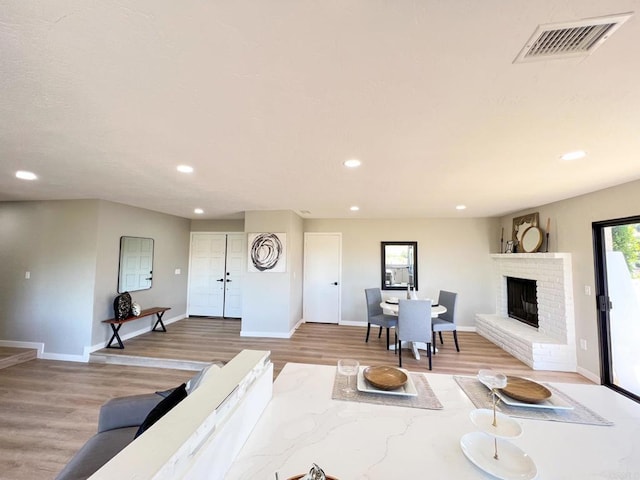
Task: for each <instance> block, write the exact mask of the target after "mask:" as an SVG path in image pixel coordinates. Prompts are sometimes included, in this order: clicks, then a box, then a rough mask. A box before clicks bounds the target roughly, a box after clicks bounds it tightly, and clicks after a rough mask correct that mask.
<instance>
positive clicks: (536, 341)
mask: <svg viewBox="0 0 640 480" xmlns="http://www.w3.org/2000/svg"><path fill="white" fill-rule="evenodd" d="M490 257H491V258H492V259H493V263H494V267H495V268H494V283H495V289H496V311H495V313H493V314H477V315H476V325H477V332H478V333H479V334H480V335H482V336H483V337H485V338H487V339H488V340H490V341H492V342H493V343H495V344H496V345H498V346H500V347H501V348H502V349H503V350H505V351H507V352H509V353H510V354H512V355H513V356H515V357H516V358H518V359H520V360H522V361H523V362H524V363H526V364H527V365H529V366H530V367H531V368H533V369H534V370H557V371H570V372H574V371H576V345H575V319H574V313H573V312H574V310H573V281H572V269H571V254H570V253H558V252H554V253H506V254H492V255H490ZM508 276H509V277H517V278H526V279H531V280H536V285H537V296H538V320H539V328H537V329H536V328H535V327H531V326H529V325H525V324H523V323H521V322H518V321H517V320H514V319H512V318H509V317H508V315H507V305H506V304H507V300H506V298H507V294H506V277H508Z"/></svg>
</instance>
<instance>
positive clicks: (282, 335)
mask: <svg viewBox="0 0 640 480" xmlns="http://www.w3.org/2000/svg"><path fill="white" fill-rule="evenodd" d="M302 323H303V321H302V320H300V321H298V323H296V324H295V325H294V327H293V328H292V329H291V330H289V333H280V332H248V331H246V330H242V329H241V330H240V336H241V337H262V338H291V337H292V336H293V334H294V333H295V331H296V330H297V329H298V327H299V326H300V325H301V324H302Z"/></svg>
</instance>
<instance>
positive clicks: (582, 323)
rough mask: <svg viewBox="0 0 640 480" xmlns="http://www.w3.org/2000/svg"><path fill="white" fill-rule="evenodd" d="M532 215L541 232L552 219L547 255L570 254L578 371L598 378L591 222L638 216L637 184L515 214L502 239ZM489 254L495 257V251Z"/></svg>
mask: <svg viewBox="0 0 640 480" xmlns="http://www.w3.org/2000/svg"><path fill="white" fill-rule="evenodd" d="M531 212H539V214H540V223H541V225H540V226H541V227H542V228H543V229H544V228H545V227H546V224H547V218H550V219H551V228H550V230H551V232H550V235H549V251H550V252H568V253H571V261H572V264H573V297H574V301H575V318H576V337H577V340H578V341H577V342H576V343H578V345H579V339H585V340H586V341H587V350H586V351H585V350H581V349H578V371H582V370H584V371H586V372H587V373H590V374H591V376H597V377H600V350H599V339H598V318H597V311H596V293H597V292H596V291H595V269H594V256H593V236H592V222H596V221H603V220H610V219H615V218H624V217H630V216H634V215H640V181H634V182H630V183H626V184H624V185H619V186H616V187H611V188H607V189H604V190H600V191H598V192H594V193H590V194H587V195H582V196H579V197H574V198H570V199H568V200H563V201H560V202H555V203H550V204H548V205H542V206H539V207H535V208H531V209H528V210H526V211H522V212H514V213H513V214H511V215H508V216H505V217H503V218H502V219H501V226H502V227H504V230H505V237H506V236H507V234H506V232H511V228H512V221H513V217H518V216H521V215H524V214H528V213H531ZM497 236H498V238H499V236H500V232H499V231H498V232H497ZM544 247H545V246H544V244H543V245H542V248H543V249H544ZM492 251H493V252H496V253H497V251H498V248H497V247H496V248H494V249H492ZM585 286H589V287H590V288H591V292H592V294H591V296H587V295H585V288H584V287H585Z"/></svg>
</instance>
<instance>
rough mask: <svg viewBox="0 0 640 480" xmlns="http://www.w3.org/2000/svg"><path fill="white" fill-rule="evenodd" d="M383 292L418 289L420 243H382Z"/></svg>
mask: <svg viewBox="0 0 640 480" xmlns="http://www.w3.org/2000/svg"><path fill="white" fill-rule="evenodd" d="M381 247H382V249H381V251H382V259H381V264H382V275H381V279H382V282H381V284H382V290H406V289H407V287H408V286H410V287H411V288H413V289H415V290H417V289H418V242H381Z"/></svg>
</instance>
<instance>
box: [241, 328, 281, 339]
mask: <svg viewBox="0 0 640 480" xmlns="http://www.w3.org/2000/svg"><path fill="white" fill-rule="evenodd" d="M291 335H292V332H289V333H281V332H249V331H244V330H240V336H241V337H261V338H291Z"/></svg>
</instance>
